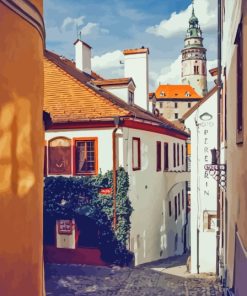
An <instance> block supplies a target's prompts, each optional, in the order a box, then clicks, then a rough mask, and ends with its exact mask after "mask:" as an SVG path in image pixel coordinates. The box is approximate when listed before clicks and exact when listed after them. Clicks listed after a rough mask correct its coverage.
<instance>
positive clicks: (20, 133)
mask: <svg viewBox="0 0 247 296" xmlns="http://www.w3.org/2000/svg"><path fill="white" fill-rule="evenodd" d="M12 95H13V98H14V99H13V101H12V102H11V101H10V102H8V103H5V104H4V105H2V106H1V110H0V151H1V153H0V171H1V178H0V194H4V193H7V194H9V193H10V192H13V194H15V196H16V197H20V198H23V197H25V195H27V194H28V193H29V191H30V190H31V189H32V188H33V186H34V185H35V175H34V171H33V166H34V163H33V154H32V147H33V145H32V144H33V143H32V138H31V129H32V118H31V105H30V102H29V101H28V100H27V99H24V98H20V97H18V98H16V97H15V96H14V94H12ZM17 110H18V112H17ZM20 122H21V125H20ZM27 155H28V157H27Z"/></svg>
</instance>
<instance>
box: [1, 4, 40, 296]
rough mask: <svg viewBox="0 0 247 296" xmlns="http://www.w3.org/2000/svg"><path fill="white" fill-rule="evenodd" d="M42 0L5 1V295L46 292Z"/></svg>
mask: <svg viewBox="0 0 247 296" xmlns="http://www.w3.org/2000/svg"><path fill="white" fill-rule="evenodd" d="M42 14H43V1H42V0H32V1H24V0H19V1H8V0H0V16H1V26H0V35H1V42H0V64H1V69H0V90H1V98H0V151H1V153H0V172H1V178H0V233H1V243H0V262H1V268H0V295H6V296H7V295H8V296H16V295H25V296H39V295H44V291H43V255H42V253H43V247H42V243H43V231H42V224H43V220H42V219H43V218H42V217H43V213H42V211H43V210H42V209H43V206H42V195H43V150H44V148H43V143H44V128H43V122H42V110H43V89H44V82H43V80H44V79H43V50H44V39H45V32H44V22H43V17H42Z"/></svg>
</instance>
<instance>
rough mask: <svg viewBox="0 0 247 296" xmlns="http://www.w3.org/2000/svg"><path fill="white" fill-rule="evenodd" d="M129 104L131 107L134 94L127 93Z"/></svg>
mask: <svg viewBox="0 0 247 296" xmlns="http://www.w3.org/2000/svg"><path fill="white" fill-rule="evenodd" d="M128 100H129V104H130V105H133V104H134V93H133V92H132V91H129V98H128Z"/></svg>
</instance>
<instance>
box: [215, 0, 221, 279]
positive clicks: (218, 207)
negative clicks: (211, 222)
mask: <svg viewBox="0 0 247 296" xmlns="http://www.w3.org/2000/svg"><path fill="white" fill-rule="evenodd" d="M221 21H222V19H221V0H218V58H217V59H218V77H217V87H218V89H217V113H218V116H217V151H218V158H217V160H218V164H219V163H220V160H221V158H220V155H221V151H220V149H221V145H220V144H221V141H220V135H221V131H220V120H221V113H220V112H221V110H220V100H221V88H222V82H221V30H222V28H221V25H222V23H221ZM219 182H220V180H217V230H216V274H217V275H219V263H220V262H219V261H220V260H219V259H220V254H219V248H220V246H219V245H220V186H219V185H220V183H219Z"/></svg>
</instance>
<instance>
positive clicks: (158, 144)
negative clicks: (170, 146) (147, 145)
mask: <svg viewBox="0 0 247 296" xmlns="http://www.w3.org/2000/svg"><path fill="white" fill-rule="evenodd" d="M156 171H157V172H159V171H161V142H159V141H158V142H156Z"/></svg>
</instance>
